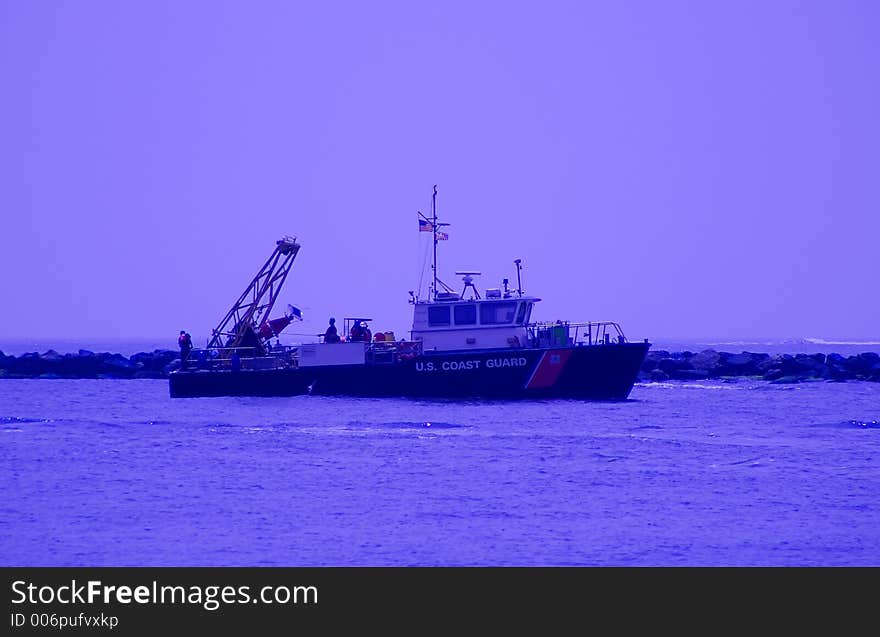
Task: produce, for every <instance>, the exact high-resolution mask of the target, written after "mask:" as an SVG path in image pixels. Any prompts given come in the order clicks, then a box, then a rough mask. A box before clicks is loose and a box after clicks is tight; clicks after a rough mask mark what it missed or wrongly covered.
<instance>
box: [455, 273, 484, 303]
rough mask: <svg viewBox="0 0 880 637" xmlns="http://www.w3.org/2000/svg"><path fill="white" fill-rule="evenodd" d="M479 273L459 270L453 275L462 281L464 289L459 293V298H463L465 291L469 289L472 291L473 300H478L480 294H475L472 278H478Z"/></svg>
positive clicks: (475, 288) (475, 287)
mask: <svg viewBox="0 0 880 637" xmlns="http://www.w3.org/2000/svg"><path fill="white" fill-rule="evenodd" d="M480 274H481V272H478V271H477V270H460V271H458V272H456V273H455V276H460V277H461V280H462V281H464V289H463V290H462V291H461V298H462V299H463V298H464V293H465V292H467V289H468V288H470V289H472V290H473V291H474V298H477V299H479V298H480V293H479V292H477V286H476V285H474V277H475V276H480Z"/></svg>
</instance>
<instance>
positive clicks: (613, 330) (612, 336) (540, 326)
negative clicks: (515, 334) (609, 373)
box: [526, 321, 626, 347]
mask: <svg viewBox="0 0 880 637" xmlns="http://www.w3.org/2000/svg"><path fill="white" fill-rule="evenodd" d="M572 328H573V329H574V332H572ZM526 329H527V330H528V333H529V344H530V345H531V346H532V347H565V346H570V345H587V346H593V345H610V344H612V343H626V336H624V334H623V330H622V329H621V328H620V325H619V324H617V323H615V322H614V321H590V322H587V323H571V322H568V321H555V322H552V323H551V322H545V323H530V324H529V325H527V326H526Z"/></svg>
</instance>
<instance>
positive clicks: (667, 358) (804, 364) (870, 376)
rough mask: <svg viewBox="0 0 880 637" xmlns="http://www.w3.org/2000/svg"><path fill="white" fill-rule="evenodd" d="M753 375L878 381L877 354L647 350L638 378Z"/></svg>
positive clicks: (791, 380) (795, 379) (771, 378)
mask: <svg viewBox="0 0 880 637" xmlns="http://www.w3.org/2000/svg"><path fill="white" fill-rule="evenodd" d="M731 377H752V378H756V379H758V378H761V379H764V380H767V381H771V382H775V383H796V382H801V381H807V380H829V381H844V380H868V381H875V382H877V381H880V354H877V353H875V352H865V353H862V354H857V355H853V356H849V357H845V356H841V355H840V354H834V353H832V354H827V355H826V354H778V355H775V356H771V355H770V354H764V353H758V352H740V353H738V354H734V353H730V352H718V351H715V350H713V349H707V350H703V351H702V352H697V353H693V352H688V351H685V352H668V351H665V350H656V351H649V352H648V355H647V357H646V358H645V362H644V363H643V364H642V368H641V372H640V373H639V380H640V381H642V382H661V381H665V380H707V379H712V378H731Z"/></svg>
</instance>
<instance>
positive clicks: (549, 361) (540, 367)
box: [526, 349, 571, 389]
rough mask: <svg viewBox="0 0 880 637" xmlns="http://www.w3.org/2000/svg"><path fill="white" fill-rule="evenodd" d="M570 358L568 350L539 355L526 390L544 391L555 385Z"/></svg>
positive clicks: (556, 350)
mask: <svg viewBox="0 0 880 637" xmlns="http://www.w3.org/2000/svg"><path fill="white" fill-rule="evenodd" d="M570 357H571V350H570V349H552V350H550V351H548V352H544V353H543V354H542V355H541V358H540V360H539V361H538V364H537V365H536V366H535V371H534V372H532V377H531V378H529V380H528V382H527V383H526V389H545V388H547V387H553V385H555V384H556V381H557V379H558V378H559V375H560V374H561V373H562V370H563V369H564V368H565V364H566V363H567V362H568V359H569V358H570Z"/></svg>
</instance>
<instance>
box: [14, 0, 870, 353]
mask: <svg viewBox="0 0 880 637" xmlns="http://www.w3.org/2000/svg"><path fill="white" fill-rule="evenodd" d="M317 5H320V6H321V7H324V8H316V6H317ZM878 18H880V3H876V2H869V1H866V2H854V1H849V2H846V1H837V2H828V1H823V2H806V1H798V2H794V1H792V2H781V1H779V2H768V1H761V2H745V1H737V2H611V3H609V2H565V3H561V2H540V3H538V2H534V3H530V4H527V5H517V4H514V3H508V2H504V3H502V2H499V3H472V2H463V3H451V2H442V3H433V7H428V3H412V2H401V3H394V4H392V3H381V2H380V3H356V4H352V5H350V6H345V5H344V4H341V3H329V4H328V3H295V2H235V3H224V2H216V1H212V2H156V1H151V2H140V3H137V2H97V1H88V2H87V1H85V0H83V1H80V2H48V1H27V0H6V1H5V2H3V3H2V4H0V77H2V99H0V140H2V141H0V220H2V225H0V231H2V234H0V241H2V243H0V245H2V248H0V268H2V275H0V298H2V299H3V301H2V305H3V311H2V312H0V335H3V336H5V337H26V336H68V337H77V336H98V335H102V336H112V337H125V336H145V335H149V336H153V335H164V334H167V335H168V339H169V344H170V345H169V346H170V347H174V343H175V339H176V334H177V331H178V330H179V329H183V328H186V329H188V330H189V331H190V332H191V333H192V334H193V336H194V337H195V338H196V340H197V342H203V338H204V335H205V334H207V332H208V331H209V329H210V328H211V327H213V326H214V324H215V323H216V322H217V321H218V320H219V319H220V318H221V317H222V315H223V314H224V313H225V312H226V310H227V309H228V307H229V305H230V304H231V303H232V301H233V300H234V299H235V297H237V296H238V294H239V293H240V292H241V290H242V289H243V287H244V285H245V284H246V283H247V282H248V281H249V280H250V277H251V276H252V275H253V274H254V273H255V272H256V270H257V268H258V267H259V266H260V265H261V264H262V263H263V261H264V260H265V259H266V257H267V256H268V254H269V252H270V251H271V250H272V248H273V247H274V241H275V239H276V238H278V237H280V236H281V235H283V234H295V235H298V236H299V239H300V241H301V243H302V245H303V249H302V251H301V253H300V256H299V258H298V259H297V263H296V264H295V266H294V270H293V272H292V274H291V276H290V278H289V279H288V284H287V287H286V288H285V292H284V293H283V294H282V302H283V303H288V302H290V303H293V304H295V305H298V306H299V307H301V308H303V310H304V313H305V315H306V319H307V320H306V322H305V324H304V325H297V326H295V327H296V331H303V332H307V333H317V332H319V331H323V329H324V326H325V324H326V319H327V317H328V316H330V315H333V316H336V317H337V318H339V319H341V318H342V317H344V316H348V315H370V316H373V317H375V318H376V319H378V321H377V323H376V324H375V325H374V328H377V329H393V330H395V332H397V333H398V334H403V333H404V332H405V331H406V330H407V329H408V328H409V324H410V320H411V308H410V307H409V306H408V305H407V303H406V299H407V291H408V290H412V289H415V288H416V286H417V285H418V281H419V273H420V268H421V263H422V255H423V253H424V248H426V247H427V245H426V238H427V235H420V233H418V232H417V223H416V210H419V209H421V210H423V211H425V212H428V211H429V210H430V193H431V188H432V186H433V184H435V183H436V184H439V193H440V194H439V197H438V207H439V212H440V214H441V216H442V217H443V218H445V220H446V221H449V222H451V223H453V224H454V225H453V226H452V227H451V228H450V229H449V233H450V240H449V241H448V242H445V243H444V244H441V277H442V278H444V279H445V280H446V281H447V282H448V283H455V284H456V285H457V284H458V282H457V281H456V278H455V277H454V276H452V271H453V270H455V269H470V268H473V269H479V270H482V271H483V273H484V275H485V276H484V277H482V280H481V283H480V287H481V288H483V287H485V286H492V287H494V286H497V285H499V283H500V279H501V277H503V276H509V277H511V279H514V280H515V271H514V269H513V264H512V260H513V259H514V258H516V257H520V258H522V259H523V264H524V267H525V270H524V284H525V287H526V289H527V291H528V292H530V293H533V294H536V295H538V296H541V297H542V298H544V299H545V301H544V303H542V304H541V306H540V307H539V310H540V311H539V312H537V313H536V315H533V316H534V317H535V318H539V319H551V320H552V319H557V318H569V319H573V320H587V319H590V320H608V319H611V320H618V321H620V322H621V323H622V324H623V327H624V329H625V330H626V332H627V335H628V336H630V338H644V337H649V338H656V337H658V336H682V335H692V336H707V335H711V336H730V337H737V336H755V335H764V336H826V337H835V336H837V337H840V336H847V337H870V336H877V335H878V334H880V284H878V282H877V271H878V237H880V115H878V114H880V99H878V98H880V79H878V77H880V76H878V68H880V38H878V36H877V34H878V33H880V19H878ZM429 276H430V273H429V272H426V273H425V281H427V279H428V277H429Z"/></svg>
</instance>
